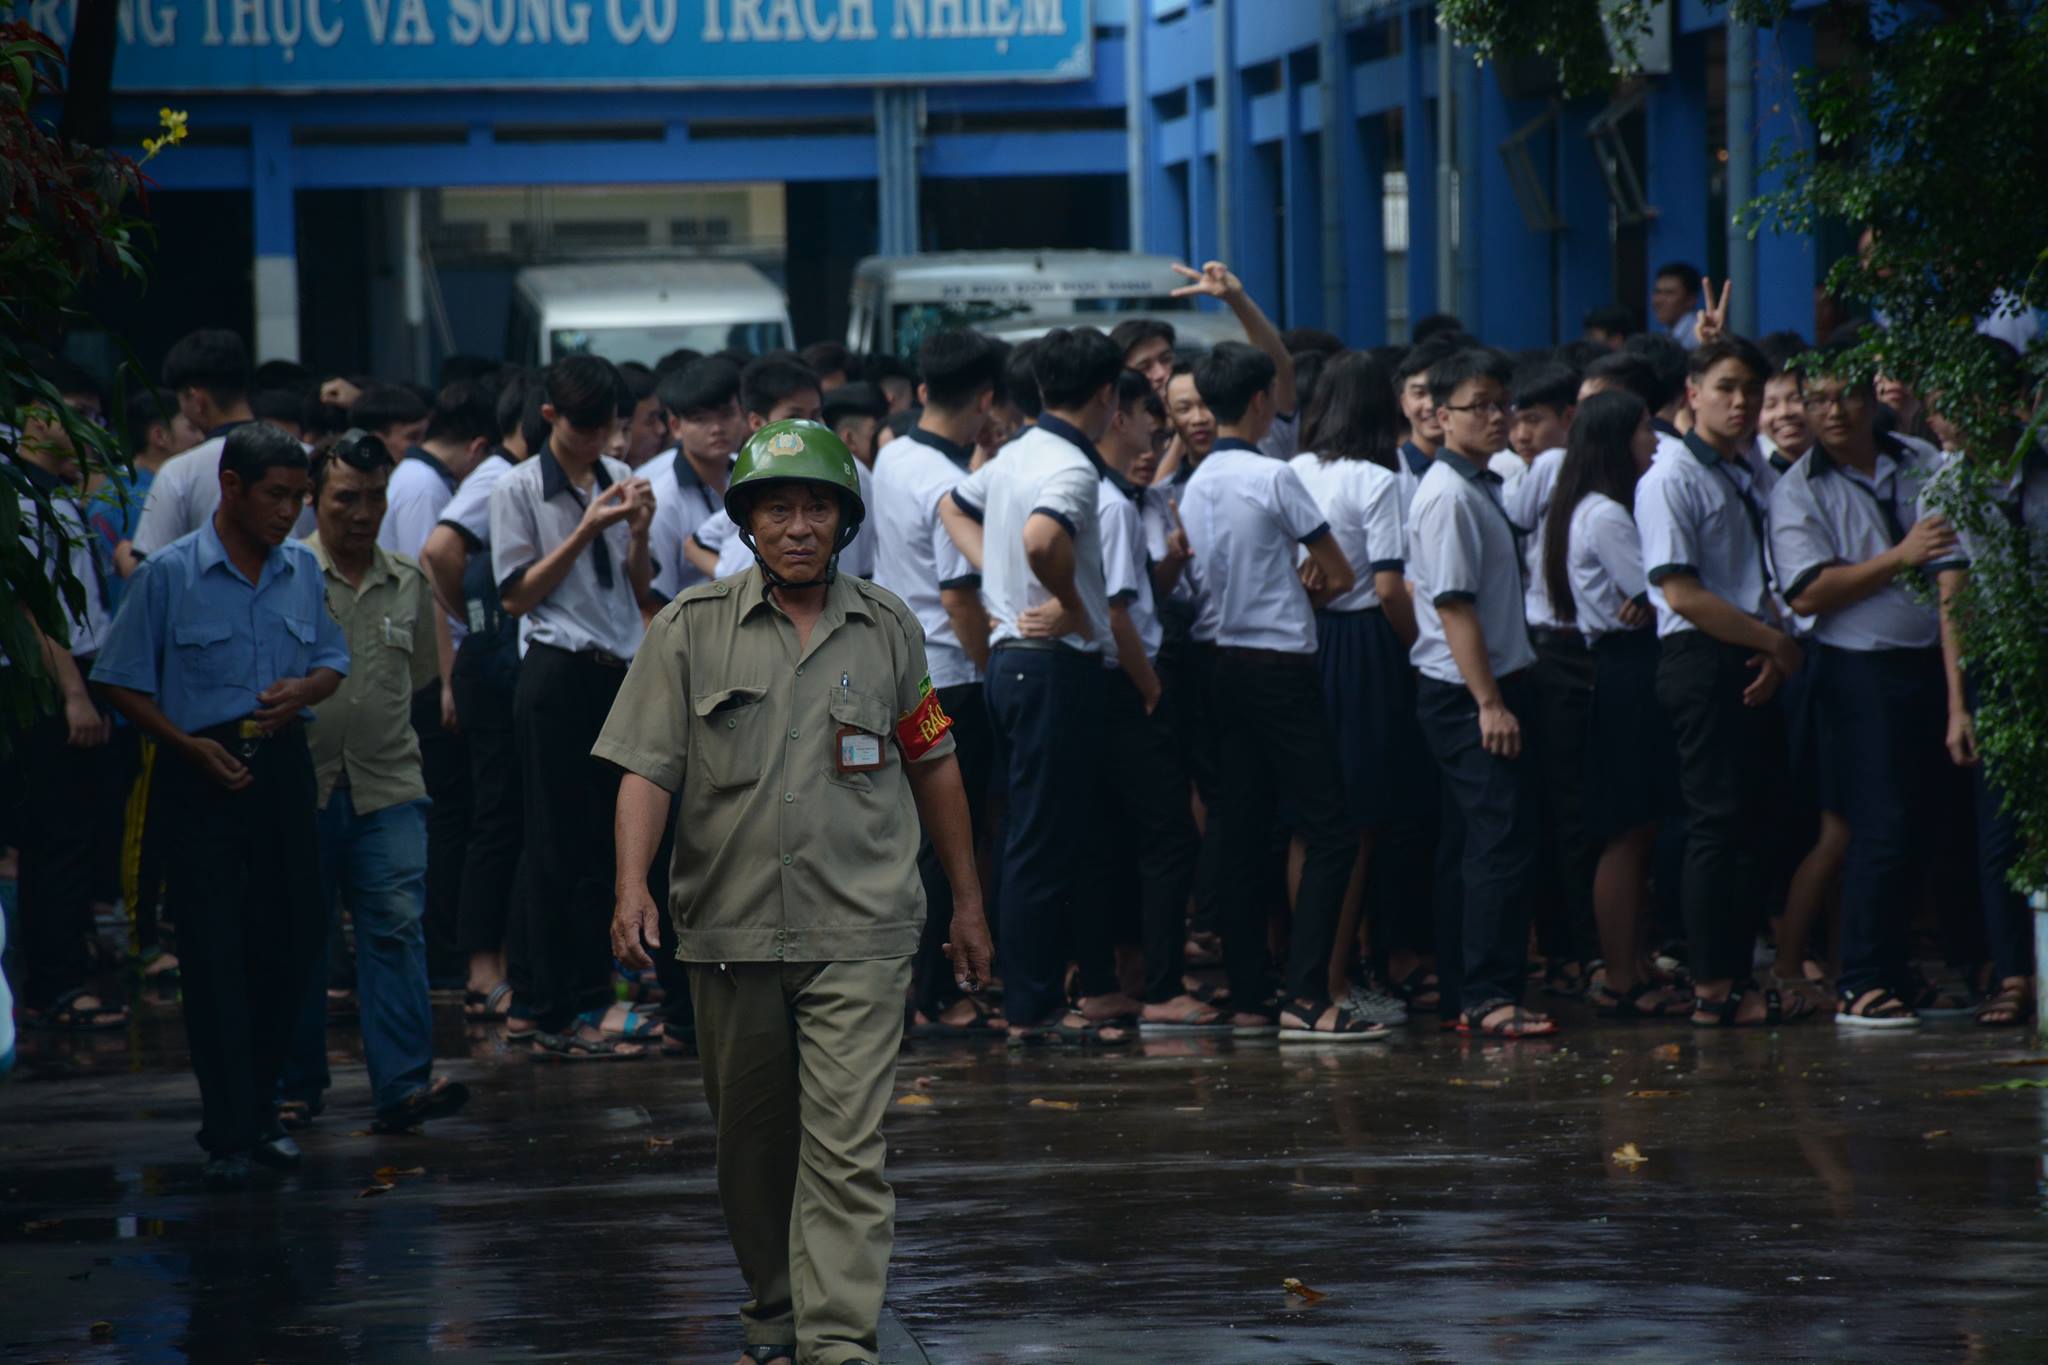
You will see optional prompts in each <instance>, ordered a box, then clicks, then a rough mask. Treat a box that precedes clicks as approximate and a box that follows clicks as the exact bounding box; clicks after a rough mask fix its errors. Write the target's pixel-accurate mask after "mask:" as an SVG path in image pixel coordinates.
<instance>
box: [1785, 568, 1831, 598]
mask: <svg viewBox="0 0 2048 1365" xmlns="http://www.w3.org/2000/svg"><path fill="white" fill-rule="evenodd" d="M1833 567H1834V565H1832V564H1816V565H1814V566H1813V567H1812V568H1810V569H1807V570H1804V571H1803V572H1801V573H1800V574H1799V575H1798V577H1796V578H1794V579H1793V580H1792V581H1791V582H1790V583H1788V584H1786V585H1785V600H1786V601H1787V602H1790V601H1791V600H1792V599H1793V598H1795V597H1797V596H1799V594H1801V593H1803V592H1805V591H1806V590H1807V589H1808V588H1810V587H1812V586H1813V580H1814V579H1816V578H1819V577H1820V576H1821V575H1822V574H1824V573H1826V572H1827V571H1828V570H1829V569H1831V568H1833Z"/></svg>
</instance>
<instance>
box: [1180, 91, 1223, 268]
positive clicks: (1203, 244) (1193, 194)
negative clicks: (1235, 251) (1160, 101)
mask: <svg viewBox="0 0 2048 1365" xmlns="http://www.w3.org/2000/svg"><path fill="white" fill-rule="evenodd" d="M1205 121H1206V122H1207V123H1208V125H1209V129H1210V131H1211V133H1212V134H1214V135H1215V138H1216V140H1217V141H1219V142H1220V141H1221V138H1222V131H1221V129H1219V128H1218V127H1217V126H1216V119H1215V116H1214V113H1213V111H1211V113H1210V115H1209V117H1208V118H1207V119H1206V120H1205V119H1204V117H1203V107H1202V83H1201V82H1200V81H1190V82H1188V262H1189V263H1190V264H1191V265H1193V266H1194V267H1195V268H1196V269H1200V268H1201V265H1202V262H1204V261H1207V260H1211V259H1213V258H1215V257H1217V256H1219V255H1221V254H1222V253H1221V251H1220V249H1219V247H1218V243H1217V234H1216V162H1215V160H1214V158H1213V157H1212V156H1211V155H1210V153H1209V152H1208V151H1207V150H1205V149H1204V146H1203V140H1202V125H1203V123H1204V122H1205Z"/></svg>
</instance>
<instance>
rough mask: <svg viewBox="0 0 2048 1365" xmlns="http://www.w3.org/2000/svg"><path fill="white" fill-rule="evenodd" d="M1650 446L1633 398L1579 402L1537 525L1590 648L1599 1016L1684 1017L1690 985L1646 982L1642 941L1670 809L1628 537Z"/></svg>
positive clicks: (1674, 801)
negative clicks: (1660, 833)
mask: <svg viewBox="0 0 2048 1365" xmlns="http://www.w3.org/2000/svg"><path fill="white" fill-rule="evenodd" d="M1656 448H1657V434H1656V431H1655V430H1654V429H1653V428H1652V427H1651V426H1650V414H1649V410H1648V409H1647V408H1645V407H1644V406H1643V403H1642V400H1641V399H1639V398H1637V397H1636V396H1635V395H1633V394H1630V393H1625V392H1619V391H1610V392H1606V393H1598V394H1594V395H1593V396H1592V397H1590V398H1588V399H1586V401H1584V402H1583V403H1581V404H1579V410H1578V415H1577V419H1576V420H1575V421H1574V422H1573V423H1572V429H1571V435H1570V437H1569V438H1568V439H1567V441H1566V445H1565V457H1564V467H1563V468H1562V469H1561V470H1560V471H1559V472H1558V480H1557V492H1556V493H1555V495H1554V496H1553V498H1552V501H1551V508H1550V517H1549V520H1548V521H1547V522H1546V523H1545V526H1544V544H1543V577H1544V583H1545V586H1546V587H1548V588H1549V590H1550V601H1551V604H1552V607H1553V610H1555V612H1556V613H1557V615H1558V618H1559V619H1560V620H1562V621H1565V622H1567V623H1571V624H1576V625H1577V626H1578V628H1579V631H1580V633H1581V634H1583V635H1584V636H1585V637H1586V640H1587V642H1588V644H1590V645H1591V647H1592V650H1593V660H1594V679H1593V705H1592V711H1591V714H1590V716H1589V717H1588V721H1587V733H1586V737H1585V739H1586V823H1587V826H1588V828H1589V829H1590V831H1591V832H1592V833H1593V834H1594V835H1595V836H1596V837H1598V838H1600V839H1601V840H1603V841H1604V842H1603V846H1602V848H1601V852H1600V863H1599V867H1598V869H1597V870H1596V871H1595V873H1594V876H1593V912H1594V916H1595V918H1596V919H1597V920H1598V922H1599V928H1600V948H1601V952H1602V953H1603V954H1604V955H1605V957H1606V972H1605V976H1606V981H1605V990H1604V991H1603V992H1599V993H1596V995H1595V998H1596V1000H1598V1001H1599V1003H1600V1009H1601V1013H1602V1014H1605V1015H1607V1016H1609V1017H1612V1018H1618V1019H1653V1018H1664V1017H1669V1016H1672V1015H1679V1014H1685V1013H1687V1012H1689V1011H1690V1010H1691V1008H1692V998H1691V996H1690V994H1689V993H1682V992H1678V991H1674V990H1671V989H1669V988H1668V987H1669V983H1667V982H1663V981H1660V980H1658V979H1657V976H1656V974H1655V972H1654V969H1653V968H1652V966H1651V962H1650V956H1649V953H1648V951H1647V943H1646V942H1645V934H1644V929H1645V925H1646V919H1647V914H1646V912H1647V902H1646V898H1645V895H1644V891H1645V887H1646V884H1647V881H1648V876H1649V866H1650V857H1651V854H1652V852H1653V850H1654V849H1655V846H1656V842H1657V825H1658V822H1659V821H1660V819H1662V818H1663V817H1664V816H1666V815H1668V814H1670V813H1671V812H1673V811H1675V810H1677V809H1678V756H1677V750H1676V748H1675V747H1674V744H1673V741H1672V738H1671V731H1670V728H1669V726H1668V725H1667V724H1666V722H1665V719H1664V713H1663V710H1662V708H1660V707H1659V706H1658V704H1657V694H1656V679H1657V632H1656V628H1655V626H1656V619H1655V617H1654V616H1653V615H1652V613H1651V611H1650V607H1649V597H1648V593H1649V583H1648V580H1647V579H1646V578H1645V577H1644V573H1643V552H1642V543H1641V541H1640V540H1639V538H1638V537H1637V534H1636V524H1635V517H1634V515H1633V513H1634V508H1635V491H1636V480H1637V478H1638V477H1640V475H1641V473H1642V471H1643V470H1644V469H1646V468H1647V467H1648V466H1649V462H1650V457H1651V455H1652V454H1653V453H1655V451H1656Z"/></svg>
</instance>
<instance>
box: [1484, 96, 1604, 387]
mask: <svg viewBox="0 0 2048 1365" xmlns="http://www.w3.org/2000/svg"><path fill="white" fill-rule="evenodd" d="M1464 93H1465V98H1464V99H1463V101H1462V102H1461V103H1460V105H1459V109H1458V120H1459V124H1460V126H1461V130H1462V129H1469V130H1470V131H1469V132H1465V131H1461V132H1460V134H1459V138H1458V141H1459V144H1460V152H1461V156H1460V158H1459V159H1460V168H1459V169H1460V175H1459V178H1458V179H1459V198H1460V200H1461V209H1462V217H1463V220H1464V223H1463V231H1464V234H1465V235H1464V236H1463V238H1462V240H1461V241H1460V243H1459V249H1458V276H1459V280H1458V315H1459V316H1460V317H1462V318H1464V319H1465V325H1466V326H1468V327H1470V328H1472V329H1473V330H1474V332H1475V334H1476V335H1478V336H1482V337H1485V338H1486V339H1487V341H1488V342H1489V343H1491V344H1493V345H1496V346H1505V347H1510V348H1518V349H1519V348H1524V347H1531V346H1548V345H1552V344H1554V343H1555V342H1557V341H1561V340H1563V339H1564V338H1563V337H1558V336H1555V335H1553V334H1554V332H1555V331H1556V327H1555V321H1554V320H1555V317H1556V307H1555V300H1556V289H1557V281H1556V279H1555V278H1554V272H1553V270H1552V257H1551V248H1552V246H1553V237H1554V234H1552V233H1549V232H1545V231H1542V230H1540V229H1537V228H1532V227H1530V226H1529V221H1528V219H1527V218H1526V217H1525V216H1524V215H1523V212H1522V206H1521V204H1520V203H1519V202H1518V201H1517V200H1516V198H1515V191H1514V186H1513V185H1512V184H1511V183H1510V181H1509V179H1508V175H1507V169H1506V167H1505V166H1504V165H1503V164H1502V162H1501V157H1500V145H1501V143H1503V142H1505V141H1506V140H1507V139H1508V137H1509V136H1510V135H1511V134H1513V133H1514V131H1515V130H1516V129H1517V128H1519V127H1521V126H1522V125H1523V124H1525V123H1528V122H1529V121H1530V120H1531V119H1534V118H1537V117H1538V116H1540V115H1541V114H1542V112H1543V109H1544V103H1543V101H1541V100H1515V101H1512V102H1511V101H1509V99H1508V98H1507V96H1506V95H1504V94H1502V93H1501V89H1500V83H1499V82H1498V81H1495V80H1494V79H1493V78H1492V76H1491V75H1486V74H1483V73H1480V72H1477V71H1474V72H1473V75H1472V78H1471V79H1470V80H1469V81H1468V82H1466V84H1465V92H1464ZM1555 136H1556V128H1555V125H1552V126H1551V127H1549V128H1547V129H1546V130H1545V131H1544V132H1542V133H1540V134H1538V135H1537V136H1536V137H1534V138H1532V139H1531V142H1530V147H1529V149H1528V150H1529V154H1530V159H1531V160H1532V161H1533V162H1534V165H1535V170H1536V174H1537V177H1538V178H1539V179H1540V180H1541V181H1542V182H1543V183H1544V186H1545V188H1546V189H1549V188H1550V187H1551V176H1550V168H1549V162H1550V158H1549V157H1548V156H1547V155H1546V153H1547V152H1548V151H1549V145H1550V141H1551V139H1552V138H1554V137H1555ZM1468 158H1469V159H1468ZM1553 197H1554V196H1553ZM1576 335H1578V326H1577V319H1573V321H1572V323H1571V328H1570V331H1568V332H1567V333H1566V336H1576Z"/></svg>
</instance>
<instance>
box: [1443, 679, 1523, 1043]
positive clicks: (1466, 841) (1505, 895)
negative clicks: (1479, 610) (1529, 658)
mask: <svg viewBox="0 0 2048 1365" xmlns="http://www.w3.org/2000/svg"><path fill="white" fill-rule="evenodd" d="M1499 685H1500V695H1501V700H1502V701H1503V702H1504V703H1506V705H1507V708H1508V710H1509V711H1511V712H1513V713H1514V716H1515V719H1516V720H1517V721H1519V722H1520V723H1521V726H1522V754H1521V756H1520V757H1519V758H1502V757H1500V756H1498V755H1496V754H1490V753H1488V752H1487V751H1486V747H1485V745H1484V744H1482V743H1481V742H1480V736H1479V703H1478V702H1476V701H1474V700H1473V699H1472V692H1471V689H1469V688H1467V687H1466V686H1465V685H1464V684H1463V683H1447V682H1441V681H1439V680H1437V679H1435V678H1421V679H1419V680H1418V681H1417V683H1416V692H1415V710H1416V714H1417V715H1418V716H1419V717H1420V718H1421V721H1422V735H1423V738H1424V740H1426V741H1427V742H1428V744H1429V751H1430V753H1431V754H1433V755H1434V756H1435V757H1436V762H1437V769H1438V771H1439V772H1440V773H1441V774H1442V777H1443V791H1444V804H1443V833H1442V843H1441V844H1440V845H1439V857H1438V860H1437V878H1438V884H1437V898H1436V903H1437V933H1436V955H1437V978H1438V980H1439V981H1440V982H1441V983H1442V987H1443V998H1444V1000H1445V1002H1446V1003H1447V1004H1448V1003H1450V1002H1452V1001H1455V1002H1456V1003H1457V1006H1458V1009H1459V1010H1460V1011H1461V1012H1463V1013H1466V1014H1471V1013H1474V1012H1478V1011H1481V1010H1483V1009H1485V1008H1487V1007H1490V1006H1493V1005H1497V1004H1499V1003H1500V1002H1502V1001H1506V1002H1508V1003H1510V1004H1513V1003H1517V1002H1519V1001H1520V1000H1521V998H1522V987H1523V984H1524V981H1525V979H1526V977H1527V967H1528V944H1529V920H1530V918H1531V916H1532V914H1533V912H1534V909H1535V888H1536V886H1537V869H1538V859H1539V857H1540V847H1541V827H1542V815H1541V812H1540V810H1539V809H1538V807H1539V805H1540V803H1541V799H1542V796H1541V794H1542V783H1541V780H1540V776H1539V774H1538V771H1537V767H1536V763H1535V760H1534V759H1532V758H1531V757H1530V749H1531V747H1532V744H1533V739H1534V737H1533V735H1532V733H1531V732H1532V730H1533V728H1534V726H1535V725H1536V724H1537V723H1538V716H1537V713H1536V708H1535V706H1534V704H1533V703H1534V700H1535V696H1534V687H1533V685H1532V680H1531V679H1530V677H1529V670H1527V669H1524V670H1522V671H1521V672H1519V673H1511V674H1509V675H1508V676H1507V677H1505V678H1502V679H1500V680H1499Z"/></svg>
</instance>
